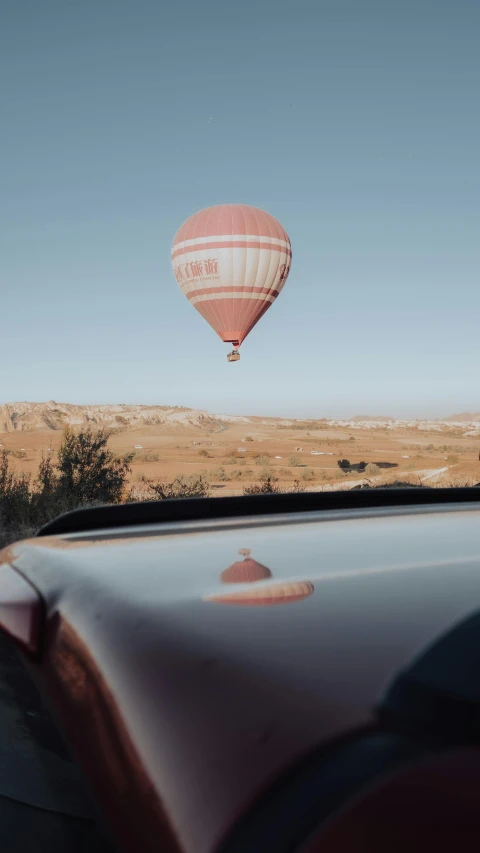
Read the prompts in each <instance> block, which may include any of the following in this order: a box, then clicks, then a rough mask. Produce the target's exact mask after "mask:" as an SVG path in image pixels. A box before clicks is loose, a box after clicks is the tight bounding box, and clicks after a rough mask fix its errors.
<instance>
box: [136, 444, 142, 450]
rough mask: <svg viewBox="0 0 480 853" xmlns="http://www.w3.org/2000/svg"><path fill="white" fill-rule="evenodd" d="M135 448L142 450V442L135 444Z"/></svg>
mask: <svg viewBox="0 0 480 853" xmlns="http://www.w3.org/2000/svg"><path fill="white" fill-rule="evenodd" d="M135 450H143V445H142V444H136V445H135Z"/></svg>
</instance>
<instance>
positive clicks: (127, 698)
mask: <svg viewBox="0 0 480 853" xmlns="http://www.w3.org/2000/svg"><path fill="white" fill-rule="evenodd" d="M479 511H480V510H479V508H477V507H476V506H474V505H471V506H466V507H463V508H462V507H459V506H457V507H455V508H453V507H450V508H439V507H435V508H432V507H431V508H428V507H422V508H421V509H416V508H414V507H411V508H408V509H406V508H402V509H399V508H397V509H395V508H393V509H384V510H382V509H377V510H369V511H366V510H364V511H359V512H355V511H349V512H343V513H328V512H323V513H315V512H312V513H305V514H302V515H300V516H296V515H295V514H289V515H284V516H278V517H275V518H268V517H251V518H242V519H238V520H235V519H229V520H224V521H215V520H211V521H204V522H182V523H179V524H178V525H175V524H172V523H170V524H167V525H161V524H159V525H150V526H149V527H143V528H142V527H135V528H131V529H124V530H121V531H115V532H114V533H113V532H112V531H108V530H107V531H98V532H96V533H95V534H91V533H90V534H88V533H86V534H80V533H76V534H64V535H58V536H45V537H43V538H40V539H37V540H29V541H27V542H24V543H20V544H18V545H15V546H13V547H11V548H10V549H7V551H6V552H4V555H3V559H4V561H8V562H9V563H10V565H11V566H13V567H14V568H15V570H16V571H17V572H19V573H20V574H22V575H23V576H24V577H25V578H26V579H27V580H28V581H29V582H30V584H32V585H33V586H34V587H35V589H36V590H38V592H39V594H40V595H41V597H42V599H43V601H44V603H45V624H44V631H43V638H42V649H41V652H40V656H39V659H38V660H37V661H31V663H30V669H31V672H32V674H33V675H34V677H35V679H36V680H37V683H38V684H39V685H40V687H41V689H42V691H43V692H44V693H45V695H46V696H47V697H48V698H49V700H50V701H51V703H52V706H53V708H54V709H55V712H56V714H57V717H58V720H59V722H60V725H61V727H62V729H63V730H64V731H65V733H66V736H67V739H68V740H69V742H70V744H71V746H72V749H73V752H74V755H75V757H76V759H77V760H78V762H79V764H80V765H81V767H82V768H83V770H84V773H85V774H86V776H87V779H88V781H89V784H90V787H91V789H92V791H93V794H94V797H95V799H96V800H97V802H98V804H99V807H100V810H101V811H102V813H103V814H104V815H105V818H106V820H107V823H108V824H109V826H110V827H111V829H112V833H113V835H114V837H115V839H116V842H117V844H118V846H119V849H120V850H125V851H127V850H128V851H130V850H131V851H133V850H138V849H142V850H144V851H150V850H152V851H153V850H158V849H159V848H161V849H164V850H172V851H174V850H175V851H182V853H183V852H184V853H209V851H213V850H215V848H216V846H217V845H218V843H219V842H220V840H221V839H222V838H223V837H224V835H225V833H227V832H228V830H229V828H230V827H231V826H232V823H233V822H234V821H235V820H236V819H237V818H238V817H239V816H241V815H242V814H243V813H244V811H245V809H246V808H247V807H248V806H249V804H250V803H251V802H253V801H254V800H255V798H256V797H257V796H258V795H259V793H260V792H261V791H262V790H264V789H265V788H266V787H267V786H268V785H269V784H270V783H271V782H272V780H274V779H275V778H276V777H277V776H278V774H280V773H281V772H282V771H284V770H285V769H286V768H287V767H288V766H289V765H290V764H291V763H293V762H295V761H297V760H299V759H300V758H301V756H302V755H304V754H305V753H307V752H309V751H310V750H312V749H314V748H316V747H318V746H320V745H321V744H324V743H325V742H327V741H328V740H329V739H331V738H334V737H338V736H340V735H342V734H344V733H346V732H348V731H349V730H351V729H353V728H355V727H358V726H362V725H364V724H368V723H369V722H370V721H371V720H372V713H373V711H374V708H375V704H376V702H377V700H378V698H379V696H380V695H381V693H382V691H383V690H384V689H385V688H386V686H387V685H388V683H389V682H390V680H391V679H392V678H393V676H394V674H395V673H396V671H397V670H398V669H399V668H401V667H403V666H405V665H407V663H408V662H409V661H410V660H411V658H412V656H415V655H416V654H418V653H419V652H420V651H421V650H422V649H423V647H424V646H425V645H426V644H428V643H430V642H432V641H433V640H434V639H435V638H436V637H437V636H438V635H439V634H440V633H442V632H443V631H445V630H447V628H448V627H450V626H451V625H452V623H453V622H455V621H457V620H460V619H461V618H463V617H465V616H466V615H468V614H469V613H470V612H471V611H472V610H473V609H474V608H475V606H476V605H478V602H479V601H480V547H479V545H480V524H479V522H480V515H479ZM240 549H248V550H250V551H251V554H252V557H253V558H254V559H255V560H257V561H258V562H260V563H261V564H262V565H263V566H266V567H268V568H269V569H270V571H271V573H272V578H270V579H266V580H261V581H258V582H257V583H252V584H229V585H228V587H226V585H225V584H224V583H222V579H221V574H222V572H223V571H224V570H225V569H226V568H227V567H228V566H230V565H231V564H232V562H234V561H235V560H236V559H238V557H237V552H238V551H239V550H240ZM302 583H303V584H310V585H311V587H312V592H311V594H309V595H308V596H306V597H303V598H299V599H298V600H288V596H286V600H285V601H284V603H283V604H279V605H278V606H268V603H267V604H264V606H258V605H257V606H249V605H248V604H247V605H245V603H244V604H243V605H242V606H238V605H235V604H232V603H227V602H222V600H221V596H223V595H225V594H226V592H228V593H231V592H233V591H240V590H243V591H244V590H245V589H246V588H247V587H250V588H251V589H252V591H253V589H254V588H255V589H259V588H261V587H262V588H265V590H268V589H269V588H271V587H272V586H273V585H275V584H283V585H286V584H297V585H298V584H302ZM212 597H213V598H214V599H215V598H216V600H211V599H212ZM219 597H220V600H219ZM266 598H268V596H266ZM277 604H278V602H277ZM134 816H135V820H133V817H134ZM160 842H161V843H160ZM162 845H163V846H162Z"/></svg>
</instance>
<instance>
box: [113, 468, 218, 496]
mask: <svg viewBox="0 0 480 853" xmlns="http://www.w3.org/2000/svg"><path fill="white" fill-rule="evenodd" d="M142 486H143V492H142V495H141V497H140V500H152V501H158V500H171V499H178V498H206V497H208V484H207V483H206V482H205V480H204V478H203V477H201V476H198V475H195V474H193V475H192V476H191V477H176V478H175V480H173V481H172V482H171V483H161V482H153V480H149V479H148V478H147V477H143V478H142ZM138 499H139V492H138V489H135V490H132V491H131V492H130V494H129V500H138Z"/></svg>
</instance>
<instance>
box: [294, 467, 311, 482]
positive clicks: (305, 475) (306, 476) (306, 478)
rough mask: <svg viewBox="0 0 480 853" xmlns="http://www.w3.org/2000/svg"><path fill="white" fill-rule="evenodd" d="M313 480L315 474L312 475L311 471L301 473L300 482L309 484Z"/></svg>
mask: <svg viewBox="0 0 480 853" xmlns="http://www.w3.org/2000/svg"><path fill="white" fill-rule="evenodd" d="M314 479H315V474H314V473H313V471H312V470H311V469H308V468H307V470H306V471H304V472H303V473H302V480H303V481H304V482H305V483H308V482H311V481H312V480H314ZM295 482H296V481H295Z"/></svg>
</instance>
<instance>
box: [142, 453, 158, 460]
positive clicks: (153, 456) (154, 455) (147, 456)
mask: <svg viewBox="0 0 480 853" xmlns="http://www.w3.org/2000/svg"><path fill="white" fill-rule="evenodd" d="M143 459H144V461H145V462H158V461H159V460H160V456H159V455H158V453H145V455H144V456H143Z"/></svg>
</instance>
